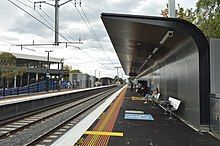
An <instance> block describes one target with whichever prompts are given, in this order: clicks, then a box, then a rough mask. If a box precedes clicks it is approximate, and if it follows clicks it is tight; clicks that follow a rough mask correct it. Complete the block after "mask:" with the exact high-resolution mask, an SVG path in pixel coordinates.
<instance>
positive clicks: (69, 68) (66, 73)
mask: <svg viewBox="0 0 220 146" xmlns="http://www.w3.org/2000/svg"><path fill="white" fill-rule="evenodd" d="M63 69H64V75H63V78H64V80H69V73H82V72H81V71H80V70H78V69H72V66H69V65H64V67H63Z"/></svg>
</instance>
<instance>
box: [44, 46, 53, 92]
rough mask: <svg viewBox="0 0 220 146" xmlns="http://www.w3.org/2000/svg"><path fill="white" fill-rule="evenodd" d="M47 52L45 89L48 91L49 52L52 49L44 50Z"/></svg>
mask: <svg viewBox="0 0 220 146" xmlns="http://www.w3.org/2000/svg"><path fill="white" fill-rule="evenodd" d="M45 52H47V73H46V91H47V92H48V91H49V78H50V74H49V69H50V52H53V51H52V50H49V51H45Z"/></svg>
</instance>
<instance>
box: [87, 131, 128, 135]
mask: <svg viewBox="0 0 220 146" xmlns="http://www.w3.org/2000/svg"><path fill="white" fill-rule="evenodd" d="M84 134H91V135H107V136H124V135H123V133H122V132H101V131H86V132H85V133H84Z"/></svg>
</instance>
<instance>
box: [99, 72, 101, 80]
mask: <svg viewBox="0 0 220 146" xmlns="http://www.w3.org/2000/svg"><path fill="white" fill-rule="evenodd" d="M100 73H101V71H99V80H100Z"/></svg>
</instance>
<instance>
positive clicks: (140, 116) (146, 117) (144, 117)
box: [124, 114, 154, 121]
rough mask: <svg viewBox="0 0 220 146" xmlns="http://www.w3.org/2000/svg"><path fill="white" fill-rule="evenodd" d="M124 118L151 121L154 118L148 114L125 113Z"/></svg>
mask: <svg viewBox="0 0 220 146" xmlns="http://www.w3.org/2000/svg"><path fill="white" fill-rule="evenodd" d="M124 119H130V120H146V121H153V120H154V118H153V117H152V116H151V115H150V114H125V117H124Z"/></svg>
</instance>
